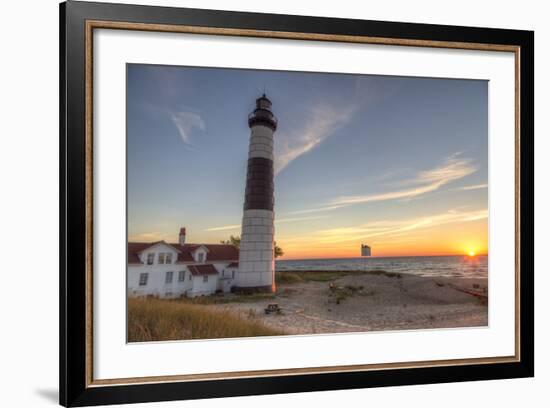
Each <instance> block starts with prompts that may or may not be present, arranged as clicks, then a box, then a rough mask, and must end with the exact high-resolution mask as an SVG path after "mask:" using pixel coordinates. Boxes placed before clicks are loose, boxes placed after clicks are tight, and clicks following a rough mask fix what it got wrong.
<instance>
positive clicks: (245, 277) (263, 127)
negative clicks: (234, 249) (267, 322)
mask: <svg viewBox="0 0 550 408" xmlns="http://www.w3.org/2000/svg"><path fill="white" fill-rule="evenodd" d="M248 126H249V127H250V144H249V150H248V171H247V177H246V191H245V199H244V214H243V223H242V232H241V244H240V251H239V273H238V275H237V282H236V287H237V289H240V288H242V289H248V290H254V291H262V292H275V260H274V241H273V236H274V233H275V229H274V224H273V221H274V213H273V205H274V197H273V133H274V132H275V130H277V119H276V118H275V116H274V115H273V112H272V111H271V101H270V100H269V99H267V97H266V96H265V94H263V95H262V96H261V97H260V98H258V99H257V100H256V109H255V110H254V111H253V112H252V113H251V114H250V115H249V116H248Z"/></svg>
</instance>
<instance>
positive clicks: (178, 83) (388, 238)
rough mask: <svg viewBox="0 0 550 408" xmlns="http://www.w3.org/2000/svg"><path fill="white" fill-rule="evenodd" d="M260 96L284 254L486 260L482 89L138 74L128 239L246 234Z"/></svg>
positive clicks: (132, 95)
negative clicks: (366, 250) (366, 247)
mask: <svg viewBox="0 0 550 408" xmlns="http://www.w3.org/2000/svg"><path fill="white" fill-rule="evenodd" d="M264 90H265V92H266V93H267V95H268V97H269V98H270V99H271V100H272V102H273V111H274V113H275V115H276V116H277V118H278V120H279V128H278V129H277V132H276V133H275V169H276V178H275V212H276V219H277V223H276V240H277V241H278V242H279V243H280V245H281V246H283V249H284V250H285V249H286V250H285V253H286V255H287V257H289V258H300V257H318V256H321V255H324V254H328V253H330V254H332V255H335V256H339V255H341V256H351V254H353V251H355V250H354V248H356V247H357V246H358V245H359V243H360V242H366V243H369V244H371V245H374V246H375V247H376V248H377V249H379V251H378V253H379V254H386V255H396V254H398V255H399V254H403V255H405V254H420V253H422V254H424V253H425V254H429V253H455V252H461V251H464V250H465V249H463V248H462V246H464V248H465V247H466V246H468V245H469V247H473V246H475V247H476V250H477V251H481V252H484V251H486V248H487V242H486V241H487V232H486V229H487V143H488V142H487V140H488V139H487V82H486V81H478V80H452V79H431V78H409V77H389V76H367V75H346V74H328V73H322V74H319V73H301V72H281V71H257V70H255V71H253V70H236V69H217V68H192V67H170V66H154V65H134V64H130V65H128V94H127V96H128V98H127V115H128V116H127V126H128V127H127V130H128V134H127V138H128V233H129V239H130V240H138V241H154V240H158V239H166V240H169V241H174V240H176V238H177V237H176V234H177V231H178V228H179V227H180V226H186V227H187V231H188V240H189V241H192V242H218V241H219V240H221V239H226V238H227V237H228V236H229V235H232V234H233V235H238V234H239V233H240V231H239V229H240V228H239V224H240V221H241V217H242V205H243V199H244V187H245V174H246V160H247V150H248V139H249V134H250V130H249V128H248V124H247V116H248V114H249V113H250V112H251V111H252V110H253V108H254V101H255V99H256V98H257V97H258V96H260V95H261V94H262V92H264ZM457 234H459V238H461V239H462V241H463V242H464V244H463V245H462V244H460V243H459V242H455V241H453V239H456V237H457ZM420 235H421V237H420ZM426 236H429V237H431V240H428V241H426V242H425V243H424V246H423V247H422V248H424V249H422V248H419V247H418V242H419V241H422V239H424V240H425V239H426ZM435 237H437V239H435ZM445 239H447V241H448V242H447V241H445ZM434 241H437V242H438V243H439V242H442V241H445V242H447V246H446V247H442V248H439V246H441V245H440V244H439V246H437V245H435V246H434ZM407 242H409V244H407ZM430 242H431V243H430ZM468 242H470V243H468ZM472 242H474V243H472ZM411 243H412V244H411ZM461 245H462V246H461ZM285 247H286V248H285ZM436 247H437V248H436ZM459 247H460V249H459ZM430 248H431V249H430ZM445 248H446V249H445Z"/></svg>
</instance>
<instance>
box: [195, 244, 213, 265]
mask: <svg viewBox="0 0 550 408" xmlns="http://www.w3.org/2000/svg"><path fill="white" fill-rule="evenodd" d="M208 252H210V251H209V249H208V248H207V247H206V246H205V245H199V246H198V247H196V248H194V249H193V250H192V251H191V256H192V257H193V260H194V261H195V262H197V263H206V262H207V259H208Z"/></svg>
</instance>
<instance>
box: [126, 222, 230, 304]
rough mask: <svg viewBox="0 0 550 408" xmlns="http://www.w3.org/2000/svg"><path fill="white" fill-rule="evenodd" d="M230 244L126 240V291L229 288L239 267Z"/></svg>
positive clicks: (165, 293) (173, 293)
mask: <svg viewBox="0 0 550 408" xmlns="http://www.w3.org/2000/svg"><path fill="white" fill-rule="evenodd" d="M238 261H239V250H238V249H237V248H236V247H234V246H233V245H224V244H186V243H185V228H181V230H180V234H179V242H178V243H177V244H170V243H167V242H164V241H159V242H151V243H144V242H129V243H128V295H129V296H134V297H138V296H157V297H160V298H176V297H180V296H188V297H195V296H203V295H211V294H213V293H216V292H217V291H221V292H226V293H227V292H230V291H231V288H232V287H233V286H234V282H235V278H236V275H237V273H238V269H239V264H238Z"/></svg>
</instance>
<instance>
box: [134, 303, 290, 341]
mask: <svg viewBox="0 0 550 408" xmlns="http://www.w3.org/2000/svg"><path fill="white" fill-rule="evenodd" d="M280 334H283V333H282V332H279V331H276V330H273V329H271V328H269V327H266V326H265V325H264V324H262V323H261V322H260V321H257V320H255V319H253V318H252V319H250V320H248V319H246V318H243V317H239V316H238V315H235V314H233V313H231V312H229V311H225V310H211V309H208V307H206V306H201V305H198V304H191V303H186V302H179V301H169V300H159V299H134V298H130V299H128V341H129V342H142V341H165V340H188V339H216V338H231V337H255V336H275V335H280Z"/></svg>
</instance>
